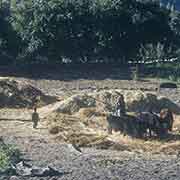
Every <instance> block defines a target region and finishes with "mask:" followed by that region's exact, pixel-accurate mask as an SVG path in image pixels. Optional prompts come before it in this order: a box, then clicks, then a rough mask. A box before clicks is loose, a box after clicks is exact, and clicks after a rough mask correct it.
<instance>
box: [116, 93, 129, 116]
mask: <svg viewBox="0 0 180 180" xmlns="http://www.w3.org/2000/svg"><path fill="white" fill-rule="evenodd" d="M115 111H116V115H117V116H119V117H121V116H124V115H125V114H126V109H125V102H124V96H123V95H120V96H119V98H118V101H117V104H116V110H115Z"/></svg>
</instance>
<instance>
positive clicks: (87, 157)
mask: <svg viewBox="0 0 180 180" xmlns="http://www.w3.org/2000/svg"><path fill="white" fill-rule="evenodd" d="M15 79H16V78H15ZM18 80H21V81H27V82H30V83H32V84H33V85H35V86H36V87H38V88H40V89H41V90H43V91H44V92H45V93H47V94H49V95H56V96H60V99H63V98H64V97H65V96H69V95H70V94H73V93H76V92H79V91H88V92H89V91H90V92H91V91H97V90H98V89H99V88H105V89H107V88H108V89H112V88H113V89H116V88H118V89H121V88H122V89H134V88H135V89H136V88H137V89H139V88H141V89H144V90H147V91H154V90H155V89H156V87H157V85H158V82H157V81H149V80H147V81H141V82H133V81H128V80H126V81H125V80H110V79H107V80H98V81H95V80H74V81H60V80H47V79H39V80H37V79H27V78H18ZM154 93H156V92H155V91H154ZM161 93H162V94H164V95H165V96H168V97H169V98H170V99H171V100H173V101H174V102H176V103H180V98H179V97H180V91H179V90H177V91H173V90H172V91H169V90H167V91H164V92H161ZM59 103H60V102H57V103H55V104H53V105H48V106H46V107H42V108H41V109H38V112H39V113H40V117H41V119H42V117H45V116H47V115H48V114H49V113H50V112H52V111H53V110H55V109H56V107H57V106H58V105H59ZM31 113H32V111H31V110H28V109H1V110H0V136H2V137H3V138H4V139H5V140H6V142H7V143H13V144H16V145H17V146H18V147H19V148H20V150H21V152H22V158H24V159H26V160H28V161H29V162H30V163H32V164H34V165H36V166H43V167H44V166H48V165H51V166H54V167H56V168H57V169H58V170H59V171H66V172H69V174H66V175H63V176H62V177H42V178H38V177H15V176H13V177H7V176H6V177H3V176H2V177H0V180H1V179H4V180H40V179H41V180H57V179H58V180H60V179H62V180H90V179H91V180H92V179H93V180H94V179H102V180H105V179H107V180H109V179H110V180H119V179H121V180H125V179H126V180H127V179H129V180H139V179H144V180H159V179H163V180H164V179H170V180H178V179H179V176H180V163H179V162H180V157H179V153H174V154H172V155H167V154H166V155H165V154H160V153H157V154H152V153H151V152H144V151H142V152H140V151H139V152H136V151H133V150H131V151H128V150H125V149H124V150H123V151H112V150H97V149H94V148H82V153H80V152H78V151H77V150H76V149H75V148H74V147H73V146H72V145H71V144H65V143H58V142H55V141H54V140H53V138H52V136H51V135H50V134H49V132H48V129H47V126H46V122H45V121H43V120H41V122H40V124H39V126H38V129H36V130H34V129H33V128H32V122H31V121H30V119H31ZM178 147H179V146H178ZM175 151H177V152H178V151H179V149H175Z"/></svg>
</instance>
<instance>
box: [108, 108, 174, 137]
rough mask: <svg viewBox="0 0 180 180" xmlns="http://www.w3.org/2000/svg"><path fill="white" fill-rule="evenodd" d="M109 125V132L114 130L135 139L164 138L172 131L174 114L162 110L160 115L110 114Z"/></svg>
mask: <svg viewBox="0 0 180 180" xmlns="http://www.w3.org/2000/svg"><path fill="white" fill-rule="evenodd" d="M107 121H108V124H109V127H108V132H109V133H112V130H113V129H114V130H116V131H121V132H122V133H123V134H127V135H130V136H133V137H144V136H145V135H149V136H150V137H151V136H152V133H154V134H156V135H157V136H158V137H164V136H165V135H166V134H167V133H168V131H172V126H173V122H174V120H173V114H172V112H171V111H170V110H169V109H162V110H161V112H160V115H157V114H155V113H152V112H141V113H139V114H138V115H137V116H130V115H124V116H123V117H117V116H113V115H112V114H109V115H108V117H107Z"/></svg>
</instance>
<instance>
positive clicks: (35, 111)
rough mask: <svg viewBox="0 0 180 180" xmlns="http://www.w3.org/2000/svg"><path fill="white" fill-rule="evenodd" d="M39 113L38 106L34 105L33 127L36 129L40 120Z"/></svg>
mask: <svg viewBox="0 0 180 180" xmlns="http://www.w3.org/2000/svg"><path fill="white" fill-rule="evenodd" d="M39 120H40V119H39V114H38V113H37V107H36V106H35V107H34V112H33V113H32V122H33V128H34V129H36V128H37V125H38V122H39Z"/></svg>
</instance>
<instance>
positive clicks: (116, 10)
mask: <svg viewBox="0 0 180 180" xmlns="http://www.w3.org/2000/svg"><path fill="white" fill-rule="evenodd" d="M6 5H7V4H6ZM8 7H9V8H8ZM7 9H8V10H9V11H7ZM5 12H6V13H5ZM179 22H180V14H179V13H178V12H172V11H170V10H168V9H167V8H165V7H162V6H160V5H159V3H158V1H149V0H147V1H140V0H128V1H127V0H48V1H47V0H27V1H23V0H11V1H10V6H1V12H0V26H1V27H2V28H1V29H0V40H1V43H0V50H1V52H6V54H8V55H10V56H12V57H14V58H13V59H14V61H16V62H21V60H23V62H24V63H32V62H36V63H38V62H41V63H62V62H73V63H79V62H83V63H87V62H107V63H123V64H126V63H127V62H128V61H129V60H133V59H140V60H142V59H143V60H146V59H148V58H164V57H169V56H173V55H177V52H178V49H179V43H180V42H179V40H178V38H177V37H179V34H180V29H179V24H180V23H179ZM152 52H153V53H152Z"/></svg>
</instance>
